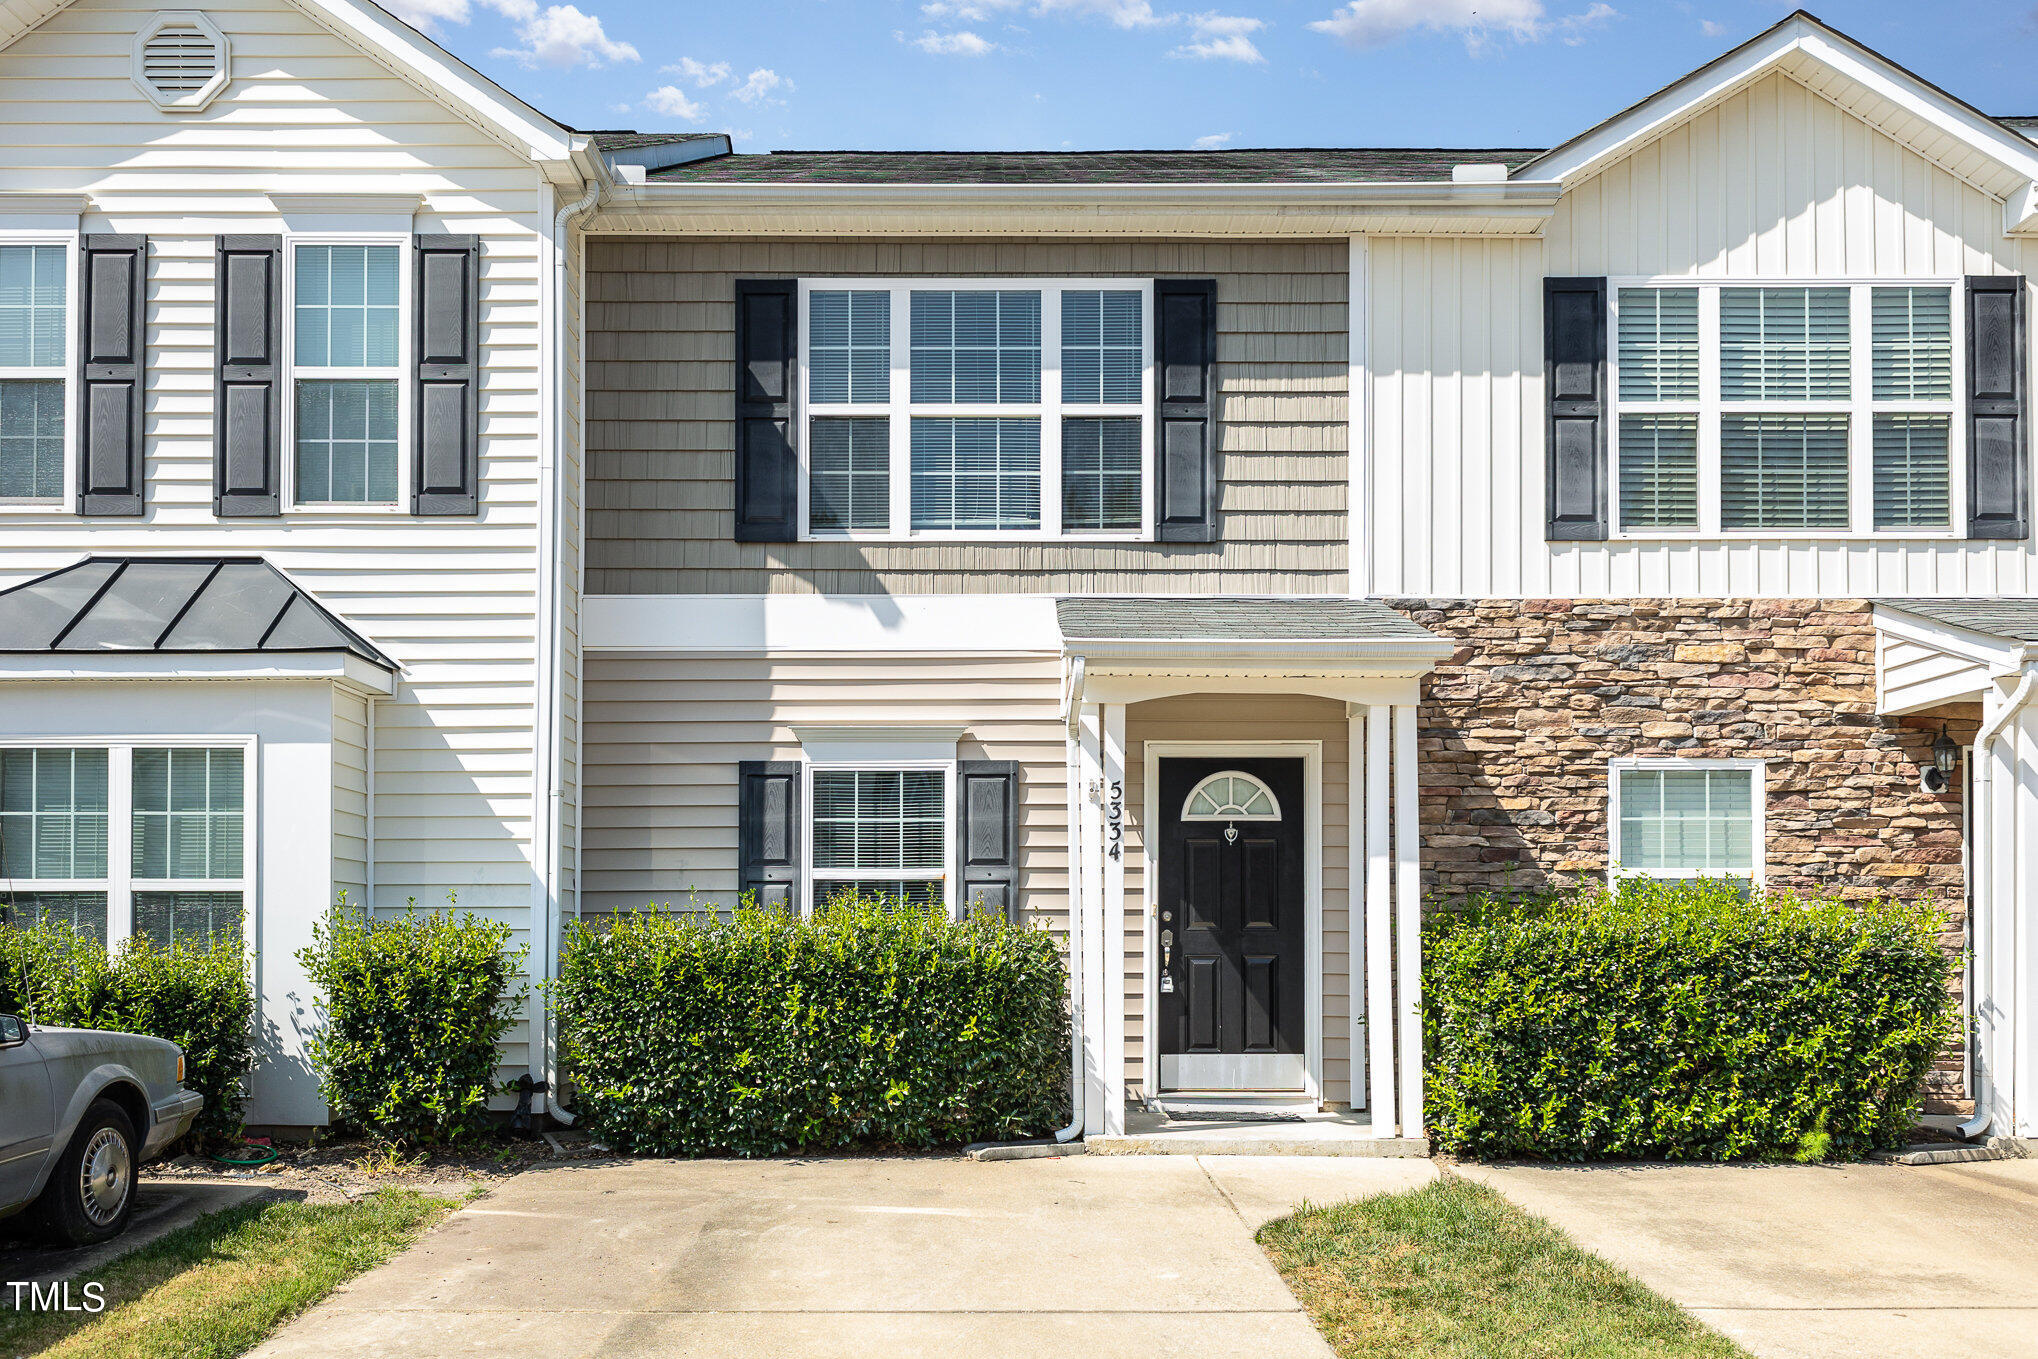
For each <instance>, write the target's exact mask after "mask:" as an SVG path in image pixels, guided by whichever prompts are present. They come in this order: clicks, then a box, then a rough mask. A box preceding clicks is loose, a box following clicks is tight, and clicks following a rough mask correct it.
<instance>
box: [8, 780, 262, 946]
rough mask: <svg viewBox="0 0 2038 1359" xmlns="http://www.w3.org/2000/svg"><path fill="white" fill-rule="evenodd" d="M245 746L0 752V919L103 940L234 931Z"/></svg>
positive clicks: (240, 909)
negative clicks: (51, 925)
mask: <svg viewBox="0 0 2038 1359" xmlns="http://www.w3.org/2000/svg"><path fill="white" fill-rule="evenodd" d="M250 756H251V747H250V746H248V745H247V744H233V745H224V744H211V745H209V744H177V745H166V744H141V743H138V744H125V743H123V744H116V745H81V746H28V745H19V746H9V747H7V748H5V749H0V919H6V920H10V921H12V922H13V923H14V924H17V925H29V924H34V923H36V922H38V921H44V920H58V921H63V922H65V923H68V924H70V925H71V926H73V927H74V928H76V929H77V930H79V931H80V932H81V933H84V934H89V935H91V936H93V937H94V938H97V939H100V940H111V941H116V942H117V941H118V940H120V939H123V938H126V937H127V936H129V935H131V934H132V935H141V936H142V937H144V938H146V939H148V940H149V941H150V942H151V943H154V944H157V945H160V946H163V947H169V946H170V945H171V944H173V943H174V942H175V941H177V940H179V939H202V938H206V937H210V936H214V935H222V934H224V935H235V936H238V935H240V934H241V933H242V931H243V923H242V922H243V920H244V919H245V916H246V905H247V900H248V891H249V878H248V865H249V864H250V863H251V862H252V859H253V854H252V852H251V850H250V844H251V840H252V835H251V832H252V818H251V817H250V815H249V810H248V777H247V775H248V765H249V760H250Z"/></svg>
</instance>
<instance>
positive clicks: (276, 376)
mask: <svg viewBox="0 0 2038 1359" xmlns="http://www.w3.org/2000/svg"><path fill="white" fill-rule="evenodd" d="M213 290H214V292H215V294H216V295H217V320H216V321H215V323H214V327H213V362H214V380H213V390H212V426H213V432H212V512H213V513H214V514H216V515H218V516H219V517H220V518H222V519H238V518H245V517H259V516H265V515H273V514H281V513H282V512H283V478H282V470H283V468H282V459H283V448H282V445H283V400H284V393H283V392H282V390H281V385H282V384H281V381H280V378H281V374H282V360H283V356H282V352H281V348H282V344H283V325H282V307H283V238H282V237H280V236H221V237H220V238H219V239H218V241H217V243H216V248H215V252H214V274H213Z"/></svg>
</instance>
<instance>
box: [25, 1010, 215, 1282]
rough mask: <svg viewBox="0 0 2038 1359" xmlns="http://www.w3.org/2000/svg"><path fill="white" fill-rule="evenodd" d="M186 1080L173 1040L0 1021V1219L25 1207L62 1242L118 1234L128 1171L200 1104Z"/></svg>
mask: <svg viewBox="0 0 2038 1359" xmlns="http://www.w3.org/2000/svg"><path fill="white" fill-rule="evenodd" d="M183 1082H184V1053H183V1051H182V1050H181V1049H179V1048H178V1046H177V1045H176V1044H175V1043H170V1042H165V1041H164V1040H163V1039H160V1038H149V1037H146V1036H144V1035H142V1034H138V1033H108V1032H105V1031H103V1030H99V1029H48V1028H43V1027H41V1026H39V1025H31V1024H29V1023H27V1022H26V1021H24V1020H22V1019H20V1018H17V1017H16V1016H14V1015H0V1219H5V1218H8V1217H11V1216H13V1215H14V1214H16V1213H19V1212H22V1211H23V1210H28V1211H29V1212H30V1214H31V1216H32V1217H33V1218H34V1219H35V1222H36V1225H37V1226H39V1227H40V1228H41V1229H42V1232H43V1234H44V1235H46V1236H48V1237H50V1238H51V1239H53V1240H55V1241H57V1242H59V1243H62V1244H65V1245H73V1246H83V1245H90V1244H91V1243H93V1242H95V1241H104V1240H107V1239H108V1238H109V1237H113V1236H117V1235H119V1234H120V1232H121V1230H122V1229H123V1228H125V1227H126V1226H127V1220H128V1218H129V1217H130V1216H131V1215H132V1214H133V1212H134V1182H135V1171H136V1170H137V1169H138V1168H139V1167H140V1166H141V1165H143V1164H144V1163H145V1162H147V1161H148V1160H149V1159H150V1158H151V1157H153V1156H155V1155H157V1154H158V1153H159V1152H161V1151H162V1149H163V1148H164V1147H167V1146H169V1145H170V1144H171V1143H172V1142H174V1141H176V1140H177V1139H178V1138H180V1137H182V1136H183V1135H184V1134H185V1133H186V1132H188V1131H190V1128H191V1120H192V1119H194V1118H196V1117H197V1116H198V1110H199V1107H200V1106H201V1105H202V1104H204V1102H205V1100H204V1097H203V1096H201V1095H200V1094H199V1093H198V1092H197V1091H195V1090H186V1089H185V1088H184V1085H183Z"/></svg>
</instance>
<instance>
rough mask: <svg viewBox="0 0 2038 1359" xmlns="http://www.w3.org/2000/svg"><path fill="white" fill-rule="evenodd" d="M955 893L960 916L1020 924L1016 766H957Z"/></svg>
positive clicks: (968, 763)
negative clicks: (982, 915)
mask: <svg viewBox="0 0 2038 1359" xmlns="http://www.w3.org/2000/svg"><path fill="white" fill-rule="evenodd" d="M955 845H956V858H957V860H958V863H957V865H956V889H957V892H958V893H959V900H960V903H961V906H962V913H963V914H964V915H970V914H972V913H974V912H976V911H992V912H995V913H997V914H998V915H1002V916H1004V917H1005V918H1006V919H1007V920H1010V921H1012V922H1013V923H1015V924H1016V923H1017V922H1018V920H1019V766H1018V765H1017V764H1015V763H1013V762H1012V761H1010V760H963V761H960V762H959V763H957V765H956V767H955Z"/></svg>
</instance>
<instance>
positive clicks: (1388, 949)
mask: <svg viewBox="0 0 2038 1359" xmlns="http://www.w3.org/2000/svg"><path fill="white" fill-rule="evenodd" d="M1391 713H1392V709H1390V708H1388V707H1387V706H1386V705H1384V704H1373V705H1370V706H1368V707H1367V709H1366V1107H1367V1112H1368V1113H1370V1114H1371V1115H1372V1121H1373V1131H1374V1132H1375V1133H1376V1134H1377V1135H1379V1136H1381V1137H1393V1136H1394V1135H1395V1134H1396V1133H1397V1132H1398V1131H1399V1130H1400V1126H1401V1125H1400V1120H1399V1119H1398V1118H1396V1116H1395V1088H1394V972H1393V968H1394V936H1393V928H1392V925H1393V921H1392V914H1391V913H1392V910H1393V895H1392V894H1393V886H1394V880H1393V876H1392V874H1393V864H1392V854H1391V850H1390V847H1389V845H1388V839H1387V831H1388V824H1389V823H1388V820H1387V810H1388V792H1389V785H1388V777H1387V773H1388V769H1387V755H1388V732H1389V729H1390V728H1391V726H1392V721H1391Z"/></svg>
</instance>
